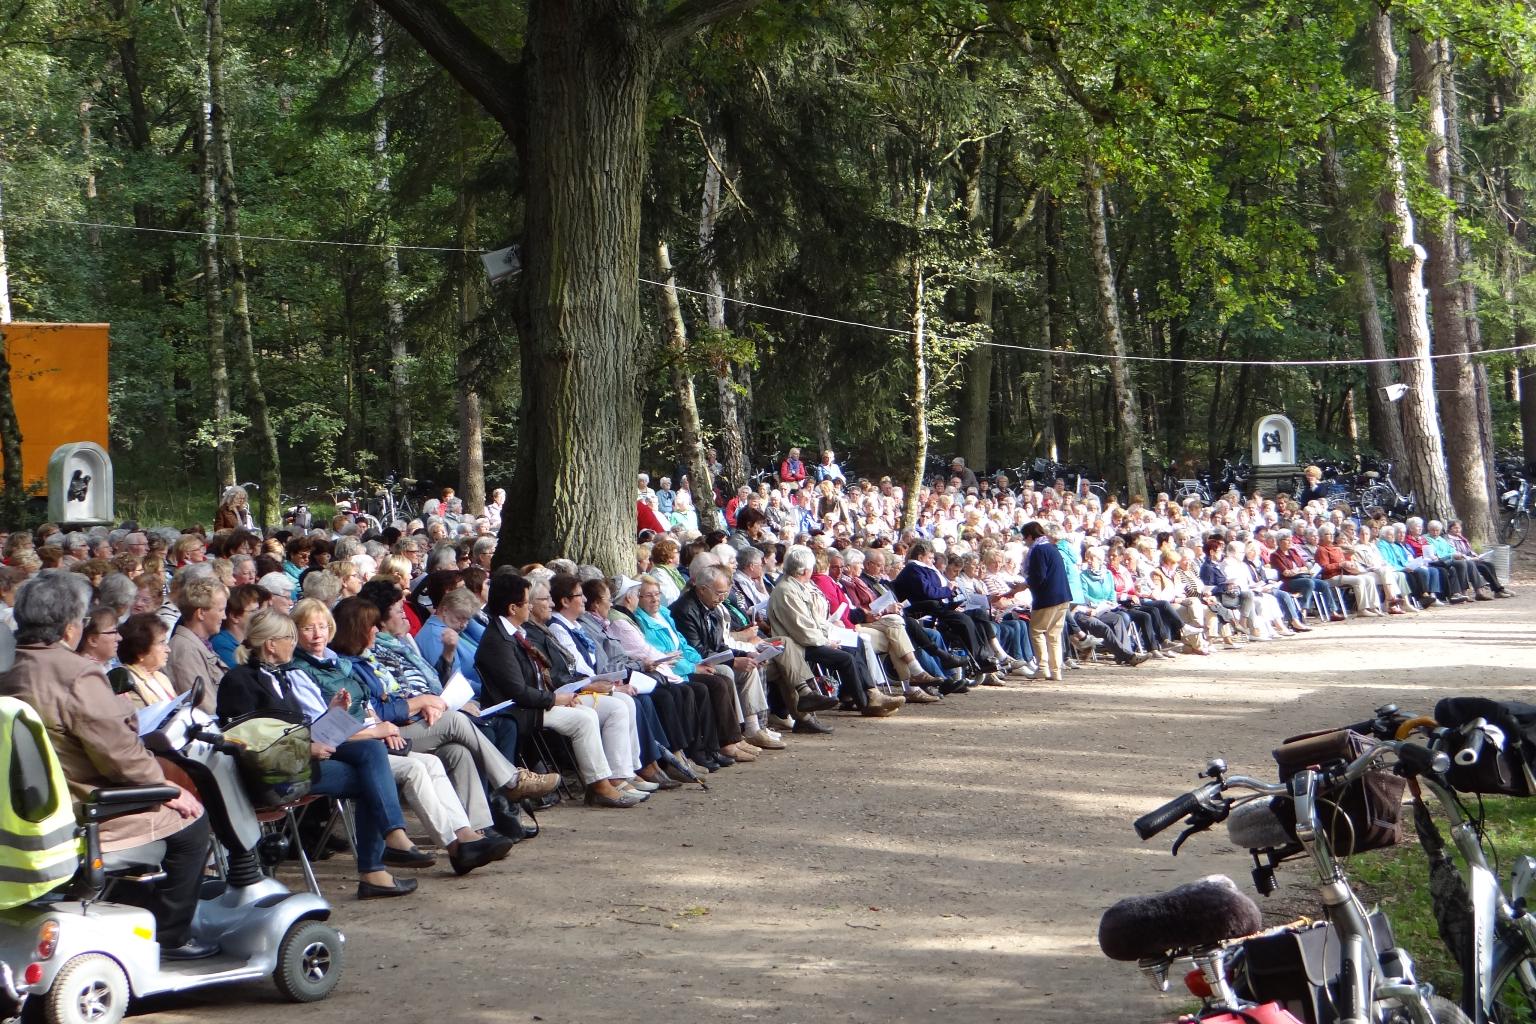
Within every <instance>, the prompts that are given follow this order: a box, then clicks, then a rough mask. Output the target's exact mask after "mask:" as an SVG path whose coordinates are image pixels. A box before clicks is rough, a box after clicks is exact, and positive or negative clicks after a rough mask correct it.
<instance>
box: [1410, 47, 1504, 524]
mask: <svg viewBox="0 0 1536 1024" xmlns="http://www.w3.org/2000/svg"><path fill="white" fill-rule="evenodd" d="M1409 57H1410V61H1411V63H1412V65H1413V82H1414V90H1415V91H1416V92H1417V93H1418V95H1419V98H1420V99H1421V100H1423V101H1425V105H1426V110H1427V115H1428V119H1429V120H1428V124H1427V126H1426V127H1427V128H1428V136H1429V145H1428V149H1427V151H1426V153H1425V163H1426V166H1427V167H1428V170H1429V184H1430V186H1431V187H1433V188H1434V189H1435V190H1436V191H1437V192H1439V193H1440V195H1441V196H1443V197H1444V198H1445V200H1446V204H1445V206H1444V207H1443V208H1442V212H1441V213H1440V214H1439V215H1438V216H1435V217H1432V218H1430V219H1429V220H1427V221H1426V222H1425V231H1424V246H1425V249H1426V250H1427V251H1428V253H1429V258H1428V262H1427V263H1426V264H1425V268H1424V272H1425V277H1426V278H1427V280H1428V284H1429V296H1430V307H1431V309H1432V310H1433V314H1434V331H1435V335H1434V337H1435V347H1436V349H1437V350H1438V353H1439V354H1442V355H1445V356H1447V357H1448V358H1444V359H1441V360H1440V361H1439V365H1438V366H1436V367H1435V372H1436V378H1437V379H1438V381H1439V383H1440V385H1441V387H1440V390H1439V398H1440V422H1441V426H1442V429H1443V430H1444V432H1445V451H1446V455H1447V458H1448V461H1449V463H1450V470H1451V473H1450V476H1451V498H1452V501H1453V503H1454V504H1455V506H1456V512H1457V514H1458V515H1460V517H1461V520H1462V529H1463V530H1464V531H1465V532H1466V534H1467V536H1468V537H1469V538H1470V539H1471V540H1472V543H1474V544H1479V545H1481V544H1486V543H1488V541H1489V540H1491V539H1492V537H1493V515H1492V510H1491V509H1490V507H1489V504H1488V477H1489V472H1488V470H1489V465H1488V462H1487V460H1486V459H1485V458H1484V453H1483V437H1482V430H1481V424H1480V419H1479V416H1478V397H1477V379H1476V376H1477V375H1476V373H1475V372H1474V370H1473V367H1472V360H1471V359H1469V358H1468V357H1467V353H1468V351H1469V350H1470V343H1469V341H1468V338H1467V307H1466V293H1465V292H1464V291H1463V290H1462V280H1461V277H1462V273H1461V254H1460V252H1459V250H1458V248H1457V244H1456V207H1455V204H1454V202H1452V197H1451V162H1450V156H1449V151H1448V149H1447V145H1446V124H1445V122H1446V113H1445V71H1446V68H1447V67H1448V65H1449V61H1450V46H1449V45H1448V44H1447V43H1446V42H1445V40H1443V39H1442V40H1436V41H1432V42H1427V41H1425V39H1424V38H1423V37H1422V36H1421V35H1420V34H1419V33H1417V32H1415V33H1413V34H1412V36H1411V38H1410V45H1409Z"/></svg>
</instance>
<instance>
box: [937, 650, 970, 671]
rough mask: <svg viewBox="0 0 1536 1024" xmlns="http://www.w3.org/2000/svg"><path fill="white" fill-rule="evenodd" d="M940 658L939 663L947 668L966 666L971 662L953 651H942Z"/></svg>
mask: <svg viewBox="0 0 1536 1024" xmlns="http://www.w3.org/2000/svg"><path fill="white" fill-rule="evenodd" d="M938 658H939V664H940V665H943V666H944V667H945V668H965V666H966V665H968V664H970V663H969V662H967V661H966V660H965V659H964V658H962V657H960V655H958V654H955V653H953V652H951V651H940V652H939V654H938Z"/></svg>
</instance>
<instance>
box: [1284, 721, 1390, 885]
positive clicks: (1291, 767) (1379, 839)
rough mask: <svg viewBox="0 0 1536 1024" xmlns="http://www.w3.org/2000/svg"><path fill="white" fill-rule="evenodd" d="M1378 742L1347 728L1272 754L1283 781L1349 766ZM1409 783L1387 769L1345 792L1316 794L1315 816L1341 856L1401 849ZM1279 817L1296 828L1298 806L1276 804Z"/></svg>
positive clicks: (1293, 742) (1297, 739)
mask: <svg viewBox="0 0 1536 1024" xmlns="http://www.w3.org/2000/svg"><path fill="white" fill-rule="evenodd" d="M1374 745H1375V741H1374V740H1372V739H1371V738H1370V737H1369V736H1363V735H1361V734H1360V733H1357V732H1352V731H1350V730H1349V729H1331V730H1328V731H1326V732H1312V733H1303V734H1302V735H1300V736H1292V737H1290V738H1289V739H1287V740H1285V741H1284V742H1283V743H1282V744H1281V745H1280V746H1278V747H1276V748H1275V750H1274V757H1275V764H1277V765H1278V766H1279V767H1280V781H1281V782H1288V781H1290V778H1291V776H1293V775H1295V774H1296V773H1297V772H1299V771H1302V770H1303V769H1305V768H1321V767H1323V766H1324V765H1329V764H1334V763H1337V762H1343V763H1345V764H1348V763H1349V762H1351V761H1353V760H1354V759H1355V758H1357V757H1359V756H1360V755H1361V754H1363V753H1365V751H1366V750H1367V749H1368V748H1370V747H1371V746H1374ZM1407 785H1408V783H1407V781H1406V780H1405V779H1402V778H1400V777H1399V776H1396V775H1393V774H1392V772H1391V771H1390V770H1388V769H1385V768H1381V769H1373V770H1372V771H1369V772H1367V773H1366V774H1365V776H1364V777H1363V778H1360V779H1358V780H1356V781H1355V782H1352V783H1350V784H1349V785H1348V786H1345V787H1343V788H1342V789H1335V790H1333V791H1331V792H1319V793H1318V794H1317V816H1318V820H1319V822H1320V824H1321V825H1322V828H1323V832H1324V834H1325V835H1327V837H1328V841H1329V842H1330V843H1331V844H1332V845H1333V852H1334V854H1335V855H1336V856H1339V857H1348V856H1351V855H1352V854H1356V853H1365V852H1366V851H1367V850H1380V849H1383V848H1385V847H1388V846H1395V845H1397V843H1398V841H1399V840H1401V839H1402V837H1403V828H1402V821H1403V790H1404V788H1406V786H1407ZM1275 804H1276V808H1275V813H1276V815H1277V816H1278V817H1280V818H1281V819H1282V820H1285V822H1286V824H1287V825H1288V826H1291V827H1292V828H1294V825H1295V813H1296V810H1295V807H1294V806H1293V805H1292V804H1291V802H1290V801H1289V800H1277V801H1275Z"/></svg>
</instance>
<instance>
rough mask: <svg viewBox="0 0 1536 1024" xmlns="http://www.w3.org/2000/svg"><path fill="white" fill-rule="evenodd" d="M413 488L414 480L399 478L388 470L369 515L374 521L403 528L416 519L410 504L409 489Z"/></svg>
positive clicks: (392, 471) (412, 506)
mask: <svg viewBox="0 0 1536 1024" xmlns="http://www.w3.org/2000/svg"><path fill="white" fill-rule="evenodd" d="M415 486H416V480H415V479H414V478H412V477H408V476H407V477H401V476H398V475H396V473H395V472H394V470H390V472H389V475H388V476H386V477H385V478H384V481H383V482H382V483H381V484H379V489H378V490H377V491H376V492H375V493H374V496H373V507H372V509H371V514H372V515H373V517H374V521H375V522H378V523H383V524H388V525H391V526H399V527H403V526H404V525H405V524H406V523H409V522H410V521H411V520H412V519H414V518H416V515H417V512H416V506H415V505H413V504H412V503H411V493H410V489H411V488H412V487H415Z"/></svg>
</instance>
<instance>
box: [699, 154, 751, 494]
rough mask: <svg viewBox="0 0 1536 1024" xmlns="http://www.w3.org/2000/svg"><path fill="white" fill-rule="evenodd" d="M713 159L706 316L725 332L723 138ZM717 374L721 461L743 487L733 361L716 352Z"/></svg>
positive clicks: (703, 207) (702, 250) (706, 204)
mask: <svg viewBox="0 0 1536 1024" xmlns="http://www.w3.org/2000/svg"><path fill="white" fill-rule="evenodd" d="M709 148H710V151H711V152H712V153H713V154H714V157H713V158H710V157H709V156H708V155H706V158H705V161H704V198H703V201H702V202H701V203H700V206H699V256H700V258H701V259H702V260H703V262H704V268H705V269H704V290H705V291H706V292H707V293H708V294H707V295H706V296H705V297H704V316H705V320H706V321H707V322H708V324H709V329H710V330H711V331H716V332H720V333H722V334H723V333H724V332H725V331H726V330H728V328H727V327H726V323H725V280H724V278H722V277H721V276H720V264H719V261H717V260H716V259H715V250H714V244H715V224H716V222H717V221H718V220H719V219H720V167H719V166H717V164H716V161H717V160H721V161H723V160H724V159H725V144H724V142H723V141H722V140H720V139H715V140H713V141H712V142H710V143H709ZM710 369H711V370H713V371H714V375H715V396H716V399H717V401H718V403H719V406H720V436H719V445H720V461H721V464H722V465H723V466H724V467H725V472H726V474H727V475H728V476H729V477H730V478H731V482H732V483H733V484H734V485H735V486H737V487H740V486H741V485H742V484H744V483H746V481H747V477H748V476H749V475H750V471H749V469H748V466H747V452H746V441H745V438H743V436H742V434H743V431H742V423H741V411H740V409H739V408H738V407H737V401H736V399H737V393H736V377H735V373H734V371H733V368H732V364H731V361H730V359H728V358H727V357H726V356H725V354H724V353H722V352H718V351H717V352H715V353H714V354H712V355H711V357H710Z"/></svg>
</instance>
